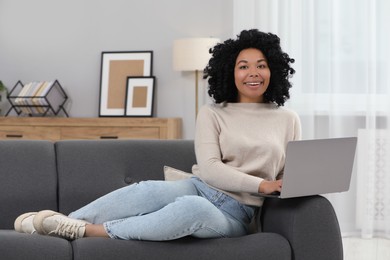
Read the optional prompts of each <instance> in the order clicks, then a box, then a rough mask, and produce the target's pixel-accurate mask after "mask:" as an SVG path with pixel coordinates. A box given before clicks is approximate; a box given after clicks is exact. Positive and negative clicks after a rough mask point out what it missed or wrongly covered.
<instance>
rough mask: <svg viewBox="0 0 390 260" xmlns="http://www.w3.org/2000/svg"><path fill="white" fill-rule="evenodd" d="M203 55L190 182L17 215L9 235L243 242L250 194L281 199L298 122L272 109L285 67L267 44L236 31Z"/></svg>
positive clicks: (157, 184) (273, 39) (286, 61)
mask: <svg viewBox="0 0 390 260" xmlns="http://www.w3.org/2000/svg"><path fill="white" fill-rule="evenodd" d="M210 52H211V53H212V58H211V59H210V61H209V63H208V65H207V67H206V68H205V70H204V72H205V78H208V83H209V95H210V96H211V97H212V98H213V99H214V101H215V104H212V105H206V106H204V107H202V109H201V110H200V111H199V114H198V118H197V127H196V136H195V152H196V158H197V165H195V166H194V167H193V173H194V177H192V178H190V179H186V180H180V181H169V182H168V181H145V182H140V183H138V184H134V185H130V186H127V187H124V188H121V189H118V190H116V191H113V192H111V193H109V194H107V195H105V196H103V197H101V198H99V199H97V200H95V201H93V202H92V203H90V204H88V205H86V206H85V207H83V208H81V209H79V210H77V211H75V212H73V213H71V214H70V215H69V216H64V215H62V214H60V213H57V212H54V211H50V210H45V211H40V212H38V213H37V212H31V213H26V214H23V215H21V216H19V217H18V218H17V219H16V220H15V229H16V230H17V231H19V232H26V233H35V232H37V233H39V234H44V235H52V236H59V237H64V238H67V239H77V238H80V237H110V238H117V239H128V240H130V239H139V240H154V241H163V240H172V239H177V238H180V237H184V236H189V235H190V236H194V237H198V238H214V237H235V236H242V235H245V234H246V233H247V232H248V225H249V223H250V222H251V219H252V218H253V216H254V214H255V210H256V209H257V208H258V207H261V205H262V202H263V199H262V198H261V197H259V196H254V195H253V193H257V192H263V193H272V192H277V191H280V190H281V187H282V180H281V177H282V173H283V167H284V161H285V150H286V145H287V143H288V142H289V141H291V140H296V139H299V138H300V121H299V118H298V116H297V115H296V114H295V113H294V112H292V111H289V110H287V109H284V108H281V106H283V105H284V103H285V101H286V100H287V99H288V98H289V89H290V87H291V84H290V82H289V77H290V76H291V75H292V74H293V73H294V72H295V71H294V70H293V69H292V68H291V67H290V64H291V63H293V62H294V60H292V59H290V58H289V56H288V55H287V54H286V53H284V52H283V51H282V50H281V47H280V39H279V38H278V37H277V36H276V35H273V34H270V33H268V34H267V33H263V32H260V31H258V30H249V31H242V32H241V34H240V35H239V36H238V37H237V39H234V40H233V39H230V40H226V41H225V42H223V43H221V44H217V45H216V46H215V47H214V48H213V49H212V50H210Z"/></svg>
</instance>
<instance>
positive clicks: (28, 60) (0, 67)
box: [0, 0, 233, 139]
mask: <svg viewBox="0 0 390 260" xmlns="http://www.w3.org/2000/svg"><path fill="white" fill-rule="evenodd" d="M232 5H233V3H232V0H212V1H210V0H192V1H190V0H165V1H158V0H142V1H141V0H140V1H135V0H110V1H106V0H67V1H58V0H34V1H30V0H0V80H2V81H3V82H4V83H5V84H6V85H7V87H9V88H10V87H12V86H13V85H14V84H15V83H16V82H17V80H22V82H24V83H27V82H29V81H33V80H52V79H58V80H59V82H60V83H61V84H62V86H63V87H64V89H65V90H66V92H67V93H68V95H69V97H70V100H71V102H69V103H68V106H67V110H68V112H69V114H70V116H72V117H98V115H99V111H98V108H99V89H100V58H101V52H102V51H138V50H153V52H154V53H153V55H154V56H153V74H154V76H156V78H157V85H156V96H155V113H154V116H156V117H181V118H183V135H184V136H183V137H184V138H185V139H192V138H193V136H194V123H195V115H194V113H195V112H194V110H195V104H194V99H195V98H194V85H195V74H193V73H189V72H187V73H183V72H176V71H173V69H172V43H173V41H174V40H175V39H178V38H184V37H209V36H213V37H218V38H221V39H226V38H230V37H231V36H232V33H233V23H232V17H233V7H232ZM200 85H201V86H204V87H205V86H206V84H205V82H201V83H200Z"/></svg>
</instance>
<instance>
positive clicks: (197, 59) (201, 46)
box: [173, 38, 220, 71]
mask: <svg viewBox="0 0 390 260" xmlns="http://www.w3.org/2000/svg"><path fill="white" fill-rule="evenodd" d="M219 41H220V40H219V39H217V38H187V39H179V40H175V41H174V43H173V69H174V70H176V71H195V70H203V69H204V68H205V67H206V65H207V63H208V61H209V59H210V58H211V54H210V53H209V49H210V48H212V47H214V46H215V45H216V44H217V43H218V42H219Z"/></svg>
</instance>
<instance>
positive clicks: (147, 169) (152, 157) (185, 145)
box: [55, 140, 196, 214]
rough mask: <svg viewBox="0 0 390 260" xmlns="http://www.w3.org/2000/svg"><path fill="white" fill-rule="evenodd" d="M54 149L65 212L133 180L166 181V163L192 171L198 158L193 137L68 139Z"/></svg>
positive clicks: (62, 210)
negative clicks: (185, 138)
mask: <svg viewBox="0 0 390 260" xmlns="http://www.w3.org/2000/svg"><path fill="white" fill-rule="evenodd" d="M55 149H56V155H57V170H58V178H59V186H58V188H59V190H58V191H59V210H60V212H62V213H65V214H68V213H70V212H72V211H74V210H76V209H78V208H80V207H82V206H84V205H86V204H87V203H89V202H91V201H93V200H95V199H97V198H98V197H100V196H102V195H105V194H107V193H109V192H111V191H113V190H115V189H118V188H121V187H124V186H126V185H129V184H131V183H135V182H139V181H142V180H163V179H164V174H163V167H164V165H167V166H171V167H175V168H178V169H181V170H184V171H188V172H190V171H191V167H192V165H193V164H194V163H195V161H196V160H195V152H194V144H193V141H192V140H77V141H69V140H66V141H59V142H57V143H56V144H55Z"/></svg>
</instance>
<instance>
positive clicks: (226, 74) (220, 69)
mask: <svg viewBox="0 0 390 260" xmlns="http://www.w3.org/2000/svg"><path fill="white" fill-rule="evenodd" d="M249 48H255V49H258V50H260V51H261V52H262V53H263V54H264V56H265V57H266V59H267V62H268V66H269V68H270V70H271V78H270V84H269V86H268V88H267V90H266V92H265V93H264V101H265V102H267V103H271V102H274V103H276V104H277V105H278V106H283V105H284V103H285V102H286V100H287V99H289V98H290V93H289V89H290V88H291V83H290V81H289V78H290V77H291V76H292V74H294V73H295V70H294V69H293V68H291V66H290V64H291V63H294V59H291V58H290V57H289V55H288V54H287V53H285V52H283V51H282V48H281V47H280V38H279V37H278V36H277V35H275V34H272V33H264V32H261V31H259V30H257V29H252V30H244V31H242V32H241V33H240V34H239V35H237V39H236V40H233V39H229V40H226V41H224V42H223V43H219V44H217V45H216V46H214V47H213V48H212V49H210V53H211V54H212V57H211V58H210V60H209V63H208V64H207V66H206V68H205V69H204V79H207V78H208V83H209V89H208V94H209V96H210V97H212V98H213V99H214V101H215V102H216V103H222V102H237V96H238V90H237V88H236V85H235V82H234V67H235V63H236V59H237V56H238V55H239V53H240V52H241V51H242V50H244V49H249Z"/></svg>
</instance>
